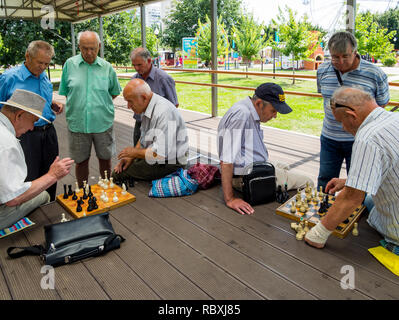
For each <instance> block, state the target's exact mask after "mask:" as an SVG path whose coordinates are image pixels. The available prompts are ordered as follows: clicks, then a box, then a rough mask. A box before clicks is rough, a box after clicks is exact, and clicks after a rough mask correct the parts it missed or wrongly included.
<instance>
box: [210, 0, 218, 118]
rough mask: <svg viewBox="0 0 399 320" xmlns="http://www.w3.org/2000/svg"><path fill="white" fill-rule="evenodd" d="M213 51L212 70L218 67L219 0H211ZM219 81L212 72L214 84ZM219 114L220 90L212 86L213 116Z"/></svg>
mask: <svg viewBox="0 0 399 320" xmlns="http://www.w3.org/2000/svg"><path fill="white" fill-rule="evenodd" d="M211 51H212V58H211V60H212V70H217V69H218V46H217V0H211ZM217 83H218V76H217V74H216V73H212V84H217ZM217 115H218V91H217V88H216V87H212V117H217Z"/></svg>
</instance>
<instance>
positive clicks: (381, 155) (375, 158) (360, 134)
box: [305, 86, 399, 252]
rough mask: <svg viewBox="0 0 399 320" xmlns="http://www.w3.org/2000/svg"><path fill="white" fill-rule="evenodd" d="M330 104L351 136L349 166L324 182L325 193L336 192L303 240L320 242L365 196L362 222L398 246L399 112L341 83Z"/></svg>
mask: <svg viewBox="0 0 399 320" xmlns="http://www.w3.org/2000/svg"><path fill="white" fill-rule="evenodd" d="M331 110H332V112H333V115H334V117H335V119H336V120H337V121H338V122H340V123H341V124H342V127H343V128H344V130H345V131H347V132H349V133H351V134H352V135H353V136H355V141H354V144H353V149H352V160H351V168H350V171H349V173H348V178H347V179H346V180H345V179H338V178H333V179H332V180H330V181H329V182H328V184H327V186H326V192H327V193H335V192H337V191H340V190H341V192H340V193H339V194H338V195H337V197H336V199H335V202H334V204H333V205H332V206H331V207H330V208H329V210H328V212H327V214H326V215H325V216H324V217H323V218H322V219H321V220H320V222H319V223H318V224H317V225H316V226H314V227H313V228H312V229H311V230H310V231H309V232H308V233H307V234H306V236H305V241H306V242H307V243H308V244H310V245H312V246H314V247H316V248H323V247H324V246H325V243H326V241H327V239H328V237H329V235H330V234H331V233H332V231H333V230H334V229H335V228H336V227H337V226H338V225H339V224H340V223H341V222H342V221H344V220H346V219H347V218H348V217H349V216H350V215H351V213H352V212H353V211H354V210H355V209H356V208H357V207H358V206H359V205H361V204H362V202H363V200H365V201H364V203H365V205H366V207H367V209H368V211H369V217H368V219H367V222H368V223H369V225H370V226H371V227H373V228H374V229H376V230H377V231H378V232H379V233H380V234H381V235H382V236H383V237H384V241H385V242H384V243H386V244H387V246H388V247H389V248H393V250H392V251H394V250H395V248H397V247H398V246H399V223H398V221H399V193H398V192H397V191H396V188H395V187H394V186H397V185H399V178H398V177H399V153H398V152H397V150H399V114H396V113H391V112H388V111H386V110H385V109H383V108H381V107H380V106H379V105H378V104H377V103H376V101H375V99H374V98H373V97H372V96H371V95H370V94H369V93H367V92H365V91H363V90H360V89H357V88H350V87H345V86H342V87H340V88H339V89H337V90H336V91H335V92H334V94H333V96H332V103H331ZM366 193H367V198H366V199H365V195H366ZM394 252H395V251H394Z"/></svg>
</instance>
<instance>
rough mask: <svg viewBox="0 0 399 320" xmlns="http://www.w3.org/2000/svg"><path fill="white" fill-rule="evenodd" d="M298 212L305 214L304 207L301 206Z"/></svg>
mask: <svg viewBox="0 0 399 320" xmlns="http://www.w3.org/2000/svg"><path fill="white" fill-rule="evenodd" d="M299 212H301V213H305V212H306V208H305V206H303V205H302V206H301V207H300V208H299Z"/></svg>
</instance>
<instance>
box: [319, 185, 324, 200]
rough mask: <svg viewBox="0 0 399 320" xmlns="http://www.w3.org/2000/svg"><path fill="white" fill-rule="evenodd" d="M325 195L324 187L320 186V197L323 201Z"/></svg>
mask: <svg viewBox="0 0 399 320" xmlns="http://www.w3.org/2000/svg"><path fill="white" fill-rule="evenodd" d="M323 197H324V193H323V187H322V186H320V191H319V198H320V201H321V199H322V198H323Z"/></svg>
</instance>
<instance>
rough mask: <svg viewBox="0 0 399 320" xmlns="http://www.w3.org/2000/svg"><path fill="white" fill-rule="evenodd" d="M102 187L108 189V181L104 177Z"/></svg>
mask: <svg viewBox="0 0 399 320" xmlns="http://www.w3.org/2000/svg"><path fill="white" fill-rule="evenodd" d="M103 188H104V189H105V190H107V189H108V182H107V180H106V179H103Z"/></svg>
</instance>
